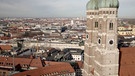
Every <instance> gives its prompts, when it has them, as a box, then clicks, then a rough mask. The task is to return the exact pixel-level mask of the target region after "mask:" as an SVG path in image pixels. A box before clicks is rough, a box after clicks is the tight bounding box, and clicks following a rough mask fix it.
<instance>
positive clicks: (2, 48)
mask: <svg viewBox="0 0 135 76" xmlns="http://www.w3.org/2000/svg"><path fill="white" fill-rule="evenodd" d="M0 49H1V50H11V49H12V46H11V45H0Z"/></svg>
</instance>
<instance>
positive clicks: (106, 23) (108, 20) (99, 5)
mask: <svg viewBox="0 0 135 76" xmlns="http://www.w3.org/2000/svg"><path fill="white" fill-rule="evenodd" d="M118 7H119V2H118V0H90V1H89V2H88V3H87V11H86V13H87V30H86V32H87V33H86V42H85V52H84V72H83V75H84V76H118V68H119V50H118V48H117V19H118V18H117V17H118Z"/></svg>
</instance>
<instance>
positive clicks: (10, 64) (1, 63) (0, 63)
mask: <svg viewBox="0 0 135 76" xmlns="http://www.w3.org/2000/svg"><path fill="white" fill-rule="evenodd" d="M3 64H4V63H3V62H0V65H3ZM6 65H9V66H12V65H13V63H6Z"/></svg>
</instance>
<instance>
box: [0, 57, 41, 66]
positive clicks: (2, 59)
mask: <svg viewBox="0 0 135 76" xmlns="http://www.w3.org/2000/svg"><path fill="white" fill-rule="evenodd" d="M0 63H1V64H0V67H2V66H3V65H4V66H7V67H8V66H13V65H11V64H13V58H12V57H0ZM9 64H10V65H9ZM14 64H15V66H16V65H18V64H20V65H21V66H24V65H28V66H30V67H37V68H41V67H43V65H42V62H41V60H40V58H37V59H28V58H14ZM24 67H27V66H24Z"/></svg>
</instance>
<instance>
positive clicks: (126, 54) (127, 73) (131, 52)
mask: <svg viewBox="0 0 135 76" xmlns="http://www.w3.org/2000/svg"><path fill="white" fill-rule="evenodd" d="M134 75H135V47H122V48H120V68H119V76H134Z"/></svg>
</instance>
